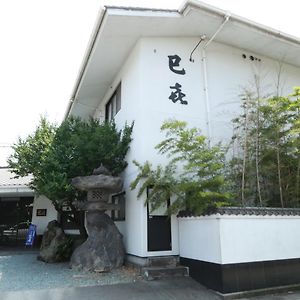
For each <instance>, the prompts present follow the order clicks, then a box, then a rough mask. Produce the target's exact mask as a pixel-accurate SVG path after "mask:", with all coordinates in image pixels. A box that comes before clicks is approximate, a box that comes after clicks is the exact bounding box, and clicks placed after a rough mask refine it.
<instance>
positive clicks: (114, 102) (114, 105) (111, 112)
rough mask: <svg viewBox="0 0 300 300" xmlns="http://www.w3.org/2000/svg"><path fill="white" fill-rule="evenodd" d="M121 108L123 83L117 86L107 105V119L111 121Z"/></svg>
mask: <svg viewBox="0 0 300 300" xmlns="http://www.w3.org/2000/svg"><path fill="white" fill-rule="evenodd" d="M120 109H121V83H120V84H119V85H118V87H117V88H116V90H115V92H114V93H113V95H112V96H111V97H110V99H109V101H108V102H107V104H106V106H105V120H106V121H111V120H112V119H113V118H114V116H115V115H116V114H117V113H118V111H119V110H120Z"/></svg>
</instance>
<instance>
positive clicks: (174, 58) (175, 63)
mask: <svg viewBox="0 0 300 300" xmlns="http://www.w3.org/2000/svg"><path fill="white" fill-rule="evenodd" d="M168 57H169V69H170V70H171V71H172V72H174V73H176V74H180V75H184V74H185V69H183V68H182V69H181V70H176V69H174V68H175V67H179V63H180V61H181V58H180V57H179V56H178V55H177V54H175V55H169V56H168Z"/></svg>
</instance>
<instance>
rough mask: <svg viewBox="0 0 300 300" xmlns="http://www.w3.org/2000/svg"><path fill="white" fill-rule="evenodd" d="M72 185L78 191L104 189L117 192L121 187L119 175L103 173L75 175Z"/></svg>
mask: <svg viewBox="0 0 300 300" xmlns="http://www.w3.org/2000/svg"><path fill="white" fill-rule="evenodd" d="M72 185H73V186H74V187H75V188H77V189H78V190H80V191H89V190H95V189H104V190H107V191H108V192H110V193H118V192H120V191H121V190H122V187H123V183H122V179H121V178H120V177H113V176H109V175H104V174H100V175H90V176H83V177H81V176H80V177H75V178H73V179H72Z"/></svg>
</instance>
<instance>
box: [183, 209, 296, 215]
mask: <svg viewBox="0 0 300 300" xmlns="http://www.w3.org/2000/svg"><path fill="white" fill-rule="evenodd" d="M215 214H220V215H243V216H249V215H255V216H300V208H272V207H220V208H216V209H214V210H212V211H210V212H208V213H205V214H202V216H203V215H206V216H207V215H215ZM195 216H200V215H197V214H196V215H195V214H192V213H190V212H188V211H181V212H179V213H178V217H195Z"/></svg>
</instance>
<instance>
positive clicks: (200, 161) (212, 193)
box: [131, 121, 230, 214]
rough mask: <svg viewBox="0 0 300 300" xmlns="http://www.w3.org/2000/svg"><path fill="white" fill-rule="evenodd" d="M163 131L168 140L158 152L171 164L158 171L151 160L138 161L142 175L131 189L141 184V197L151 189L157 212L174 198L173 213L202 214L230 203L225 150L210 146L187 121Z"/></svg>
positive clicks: (170, 123)
mask: <svg viewBox="0 0 300 300" xmlns="http://www.w3.org/2000/svg"><path fill="white" fill-rule="evenodd" d="M161 130H162V131H163V132H165V134H166V139H165V140H163V141H162V142H161V143H159V144H158V145H157V146H156V149H158V152H159V153H160V154H161V155H166V157H167V158H168V160H169V162H168V163H167V165H166V166H161V165H158V166H157V167H156V168H154V167H153V166H152V165H151V163H150V162H148V161H147V162H145V163H144V164H140V163H138V162H137V161H134V163H135V165H136V166H137V168H138V171H139V173H138V175H137V177H136V179H135V180H134V181H133V182H132V183H131V189H135V188H137V187H138V185H139V191H138V197H141V196H142V195H143V194H145V192H146V190H147V188H148V197H147V200H146V201H148V202H150V203H151V208H152V209H153V210H155V209H156V208H158V207H161V206H163V205H165V204H166V203H167V201H168V200H170V199H172V201H171V202H170V206H169V207H168V213H169V214H172V213H176V212H178V211H180V210H188V211H190V212H193V213H196V214H201V213H203V212H204V211H205V210H207V209H209V208H213V207H216V206H218V205H226V204H228V201H229V199H230V194H229V193H226V192H225V180H224V175H223V171H224V163H225V162H224V151H223V150H222V149H221V147H220V146H219V145H217V146H214V147H209V145H208V141H207V140H206V138H205V137H204V136H203V135H201V132H200V130H199V129H197V128H191V129H189V128H187V123H186V122H181V121H168V122H165V123H164V124H163V125H162V127H161ZM149 188H150V189H149Z"/></svg>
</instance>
